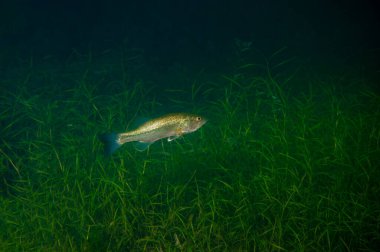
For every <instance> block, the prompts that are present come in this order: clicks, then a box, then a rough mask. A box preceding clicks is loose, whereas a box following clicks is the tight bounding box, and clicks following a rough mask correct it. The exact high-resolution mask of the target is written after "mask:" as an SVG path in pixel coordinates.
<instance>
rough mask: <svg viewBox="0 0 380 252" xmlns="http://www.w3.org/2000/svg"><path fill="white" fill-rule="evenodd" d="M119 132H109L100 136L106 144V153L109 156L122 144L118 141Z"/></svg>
mask: <svg viewBox="0 0 380 252" xmlns="http://www.w3.org/2000/svg"><path fill="white" fill-rule="evenodd" d="M118 138H119V134H117V133H109V134H102V135H100V136H99V139H100V141H102V142H103V144H104V153H105V154H106V155H108V156H110V155H112V153H114V152H115V151H116V150H117V149H118V148H119V147H120V146H121V145H122V144H121V143H119V142H118Z"/></svg>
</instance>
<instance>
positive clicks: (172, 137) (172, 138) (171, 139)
mask: <svg viewBox="0 0 380 252" xmlns="http://www.w3.org/2000/svg"><path fill="white" fill-rule="evenodd" d="M179 137H181V135H175V136H170V137H168V142H171V141H173V140H175V139H177V138H179Z"/></svg>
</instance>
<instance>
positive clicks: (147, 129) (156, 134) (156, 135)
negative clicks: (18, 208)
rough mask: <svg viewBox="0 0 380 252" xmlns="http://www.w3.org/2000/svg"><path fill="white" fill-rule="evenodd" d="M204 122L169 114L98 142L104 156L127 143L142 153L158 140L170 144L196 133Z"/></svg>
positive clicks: (180, 114) (102, 136)
mask: <svg viewBox="0 0 380 252" xmlns="http://www.w3.org/2000/svg"><path fill="white" fill-rule="evenodd" d="M206 122H207V119H206V118H204V117H202V116H199V115H195V114H188V113H171V114H166V115H163V116H160V117H157V118H155V119H152V120H149V121H147V122H145V123H143V124H141V125H140V126H139V127H137V128H136V129H134V130H131V131H127V132H124V133H108V134H102V135H100V140H101V141H102V142H103V144H104V151H105V154H106V155H112V154H113V153H114V152H115V151H116V150H117V149H119V148H120V147H121V146H122V145H123V144H125V143H128V142H137V143H136V145H135V147H136V149H137V150H140V151H144V150H146V149H147V148H148V147H149V146H150V145H151V144H152V143H154V142H156V141H158V140H160V139H163V138H167V140H168V141H169V142H170V141H173V140H175V139H177V138H179V137H181V136H183V135H185V134H189V133H191V132H194V131H197V130H198V129H199V128H201V127H202V126H203V125H204V124H205V123H206Z"/></svg>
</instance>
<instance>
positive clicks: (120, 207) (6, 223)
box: [0, 60, 380, 251]
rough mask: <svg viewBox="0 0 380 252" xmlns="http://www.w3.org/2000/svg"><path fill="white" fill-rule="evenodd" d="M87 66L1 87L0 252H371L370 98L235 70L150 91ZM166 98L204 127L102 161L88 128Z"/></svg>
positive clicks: (149, 110)
mask: <svg viewBox="0 0 380 252" xmlns="http://www.w3.org/2000/svg"><path fill="white" fill-rule="evenodd" d="M91 64H92V62H91V60H90V61H89V62H88V61H86V64H85V65H86V67H83V72H82V73H76V74H75V75H65V76H60V77H59V78H58V77H56V76H53V75H50V74H49V73H45V72H43V71H42V70H40V71H37V70H33V71H32V72H30V73H28V74H27V77H25V78H20V79H21V80H20V81H19V82H18V83H20V84H19V85H18V87H17V88H13V89H5V88H4V87H5V86H6V85H5V84H6V82H5V81H4V82H3V84H4V85H1V86H2V92H1V99H0V103H1V104H0V107H1V112H0V117H1V128H0V131H1V148H0V161H1V163H0V164H1V169H0V178H1V187H0V190H1V191H0V193H1V196H0V201H1V203H0V228H1V230H2V232H1V234H0V247H1V248H2V249H3V250H52V251H56V250H70V251H72V250H74V251H82V250H86V251H93V250H97V251H106V250H109V251H120V250H121V251H125V250H126V251H130V250H132V251H141V250H153V251H173V250H175V251H193V250H195V251H198V250H199V251H211V250H212V251H255V250H258V251H336V250H339V251H340V250H343V251H345V250H348V251H357V250H369V251H375V250H376V248H377V245H378V244H379V242H380V236H379V228H378V226H379V216H380V204H379V203H378V200H377V198H378V195H379V191H380V184H379V180H378V178H379V175H380V174H379V169H378V167H380V164H379V163H380V161H379V159H378V156H380V153H379V152H380V130H379V121H380V117H379V113H380V96H379V95H378V94H376V93H375V92H373V91H371V89H369V88H362V89H361V90H360V91H356V92H350V91H349V90H339V88H338V87H337V86H336V85H335V83H333V82H331V83H327V84H328V85H322V83H320V82H317V83H313V82H312V81H310V84H309V86H308V89H305V90H303V91H302V92H301V91H300V92H298V93H297V95H293V90H294V89H296V88H297V86H296V84H295V83H293V82H292V79H291V78H290V77H289V78H284V79H281V78H278V77H274V76H273V75H272V74H271V73H270V71H263V73H262V75H255V76H251V75H249V74H247V72H246V71H247V69H249V68H250V67H255V66H254V65H246V67H244V71H245V72H244V73H239V72H238V73H234V74H227V73H225V74H220V75H219V77H217V78H216V77H213V78H212V79H208V80H201V79H199V80H198V79H197V80H194V81H192V82H190V83H189V85H188V88H186V87H183V88H182V89H175V90H174V89H170V88H168V89H164V90H162V89H161V90H160V92H157V90H154V89H153V90H149V89H147V85H146V84H144V81H143V80H139V81H136V82H133V83H132V82H131V81H130V80H129V78H127V77H126V76H127V73H126V72H122V73H121V74H120V75H117V76H118V77H117V76H116V77H115V78H114V80H112V81H110V82H108V81H107V80H108V74H109V73H108V72H107V71H101V72H100V74H99V73H96V74H97V76H96V77H95V76H94V75H95V73H94V71H93V70H92V69H91ZM276 65H278V66H280V65H281V63H278V64H276ZM122 68H123V67H122ZM98 75H100V76H98ZM46 76H51V77H48V78H47V77H46ZM40 80H44V81H45V82H44V83H45V84H46V85H45V86H44V85H42V86H40V87H37V88H36V87H34V86H35V82H38V81H40ZM62 80H64V81H65V83H66V82H67V83H66V84H65V85H62V83H61V82H62ZM115 83H117V84H118V85H115ZM158 93H161V95H158ZM163 101H166V103H165V104H163ZM168 101H169V102H168ZM168 104H172V105H171V106H170V108H172V109H174V110H183V111H188V112H195V113H201V114H204V115H205V116H206V117H208V118H209V122H208V123H207V124H206V125H205V126H204V127H203V128H202V129H200V131H198V132H196V133H193V134H189V135H186V136H185V137H184V138H182V139H179V140H177V141H173V142H166V141H161V142H158V143H155V144H153V145H152V146H151V147H150V149H149V150H148V151H146V152H138V151H135V150H134V149H133V147H132V145H126V146H123V147H122V148H121V149H120V150H118V151H117V152H116V153H115V154H114V155H113V156H112V157H105V156H103V155H102V145H101V143H100V142H99V141H98V138H97V136H98V134H99V133H102V132H105V131H111V130H112V131H113V130H114V131H123V130H124V129H125V128H126V127H128V126H129V125H131V123H132V121H133V120H134V119H135V118H136V117H138V116H140V115H143V116H147V115H154V114H155V113H156V112H157V111H163V112H171V111H165V110H164V108H163V107H164V106H167V105H168Z"/></svg>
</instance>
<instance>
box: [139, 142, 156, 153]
mask: <svg viewBox="0 0 380 252" xmlns="http://www.w3.org/2000/svg"><path fill="white" fill-rule="evenodd" d="M152 143H153V142H135V143H134V144H135V149H136V150H138V151H144V150H146V149H148V148H149V146H150V145H151V144H152Z"/></svg>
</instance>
